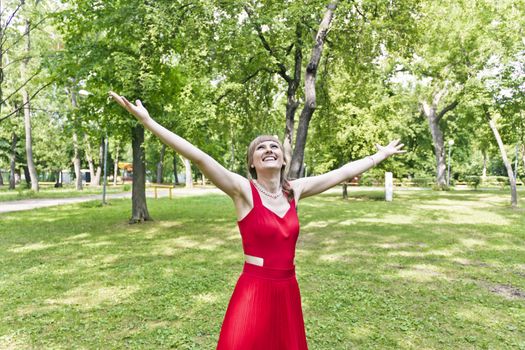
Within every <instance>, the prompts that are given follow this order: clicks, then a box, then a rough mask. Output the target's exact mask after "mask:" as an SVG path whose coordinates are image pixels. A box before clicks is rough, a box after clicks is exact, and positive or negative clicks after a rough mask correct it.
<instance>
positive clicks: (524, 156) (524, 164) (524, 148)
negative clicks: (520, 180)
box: [521, 144, 525, 176]
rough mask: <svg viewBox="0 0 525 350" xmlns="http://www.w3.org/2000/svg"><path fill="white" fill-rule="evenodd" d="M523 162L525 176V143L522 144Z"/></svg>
mask: <svg viewBox="0 0 525 350" xmlns="http://www.w3.org/2000/svg"><path fill="white" fill-rule="evenodd" d="M521 164H522V165H523V167H522V169H523V175H524V176H525V144H523V145H521Z"/></svg>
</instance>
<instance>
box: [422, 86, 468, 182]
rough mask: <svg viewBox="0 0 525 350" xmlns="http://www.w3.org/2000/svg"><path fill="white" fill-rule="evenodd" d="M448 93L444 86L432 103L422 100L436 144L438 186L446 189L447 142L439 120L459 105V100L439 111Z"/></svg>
mask: <svg viewBox="0 0 525 350" xmlns="http://www.w3.org/2000/svg"><path fill="white" fill-rule="evenodd" d="M446 94H447V89H446V88H443V89H441V90H439V91H438V92H436V93H435V94H434V96H433V98H432V103H431V105H429V104H428V103H427V102H426V101H424V102H422V103H421V104H422V107H423V108H422V109H423V114H424V115H425V116H426V117H427V120H428V125H429V127H430V134H431V135H432V143H433V145H434V155H435V157H436V186H437V187H438V188H439V189H444V188H446V186H447V181H446V178H445V174H446V169H447V167H446V162H445V143H444V138H443V131H441V128H440V127H439V122H440V120H441V119H442V118H443V116H444V115H445V114H446V113H447V112H449V111H451V110H453V109H454V108H456V107H457V105H458V103H459V102H458V101H454V102H452V103H451V104H449V105H447V106H445V107H444V108H443V109H442V110H441V111H440V112H438V111H437V109H438V105H439V102H440V101H441V99H442V98H443V97H444V96H445V95H446Z"/></svg>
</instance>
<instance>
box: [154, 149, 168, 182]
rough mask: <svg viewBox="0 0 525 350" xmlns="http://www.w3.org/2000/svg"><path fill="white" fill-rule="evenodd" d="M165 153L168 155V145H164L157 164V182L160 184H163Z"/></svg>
mask: <svg viewBox="0 0 525 350" xmlns="http://www.w3.org/2000/svg"><path fill="white" fill-rule="evenodd" d="M164 153H166V145H165V144H162V148H161V149H160V154H159V162H158V163H157V179H156V182H157V183H158V184H161V183H162V170H163V169H162V168H163V164H164Z"/></svg>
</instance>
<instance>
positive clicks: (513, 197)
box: [487, 115, 518, 208]
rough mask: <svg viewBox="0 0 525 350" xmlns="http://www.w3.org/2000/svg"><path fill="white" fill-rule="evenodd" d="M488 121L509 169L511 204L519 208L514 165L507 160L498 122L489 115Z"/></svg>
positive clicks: (504, 162)
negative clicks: (497, 125)
mask: <svg viewBox="0 0 525 350" xmlns="http://www.w3.org/2000/svg"><path fill="white" fill-rule="evenodd" d="M487 119H488V120H489V126H490V128H491V129H492V132H493V133H494V137H495V138H496V142H497V143H498V147H499V151H500V153H501V158H502V159H503V164H505V168H506V169H507V176H508V178H509V183H510V203H511V205H512V207H513V208H516V207H517V206H518V192H517V190H516V179H515V178H514V173H513V171H512V164H511V163H510V161H509V159H508V158H507V152H506V151H505V146H504V145H503V141H501V136H500V135H499V132H498V129H497V127H496V122H495V121H494V120H493V119H492V118H490V117H489V116H488V115H487Z"/></svg>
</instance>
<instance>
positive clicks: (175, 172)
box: [173, 153, 179, 185]
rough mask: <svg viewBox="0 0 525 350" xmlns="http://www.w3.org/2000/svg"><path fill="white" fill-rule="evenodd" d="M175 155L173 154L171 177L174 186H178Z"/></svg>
mask: <svg viewBox="0 0 525 350" xmlns="http://www.w3.org/2000/svg"><path fill="white" fill-rule="evenodd" d="M177 157H178V155H177V153H173V177H174V180H175V185H178V184H179V176H178V175H177Z"/></svg>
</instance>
